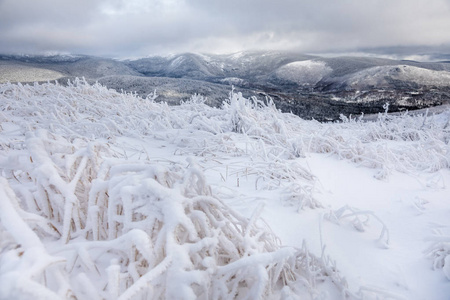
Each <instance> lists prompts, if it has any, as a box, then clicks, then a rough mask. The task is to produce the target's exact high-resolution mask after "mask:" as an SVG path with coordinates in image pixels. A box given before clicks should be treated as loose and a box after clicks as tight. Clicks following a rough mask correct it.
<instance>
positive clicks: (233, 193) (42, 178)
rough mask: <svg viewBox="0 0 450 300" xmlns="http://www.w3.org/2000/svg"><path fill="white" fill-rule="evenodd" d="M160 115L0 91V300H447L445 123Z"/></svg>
mask: <svg viewBox="0 0 450 300" xmlns="http://www.w3.org/2000/svg"><path fill="white" fill-rule="evenodd" d="M289 68H292V69H291V70H289V71H292V73H290V74H293V75H292V77H290V79H296V77H295V74H296V73H295V71H296V70H298V69H302V68H310V69H312V70H314V72H312V73H313V74H315V75H314V76H316V74H318V73H319V74H324V73H326V72H328V71H329V70H326V69H325V70H326V72H323V70H324V68H323V65H321V64H320V65H318V64H315V63H310V62H308V63H306V64H297V63H295V64H294V65H289ZM316 71H320V72H316ZM413 71H414V70H413ZM314 76H311V78H314V80H317V77H314ZM325 76H326V75H325ZM105 78H106V77H105ZM133 78H134V77H129V78H126V77H125V79H133ZM139 78H141V77H139ZM148 79H150V78H148ZM158 80H159V79H158ZM131 81H132V80H131ZM155 97H156V95H154V94H153V95H150V96H149V97H147V98H141V97H139V96H138V95H136V94H135V93H118V92H116V91H114V90H111V89H108V88H107V87H104V86H102V85H100V84H95V85H90V84H88V83H87V82H86V81H84V80H80V79H78V80H75V81H74V82H69V83H68V84H66V85H60V84H53V83H44V84H40V85H38V84H36V85H22V84H11V83H3V84H0V103H1V109H0V299H35V300H40V299H324V300H326V299H330V300H337V299H350V300H353V299H369V300H371V299H374V300H375V299H409V300H423V299H433V300H447V299H448V296H449V295H450V285H449V283H450V281H449V280H450V218H449V215H450V209H449V200H450V198H449V194H450V193H449V186H450V122H449V120H450V110H448V109H447V110H444V111H442V112H439V113H436V114H434V113H431V112H429V111H425V112H423V113H421V114H416V115H411V114H408V113H402V114H400V115H398V116H392V115H389V114H388V113H387V109H388V108H387V107H385V110H386V112H384V113H381V114H379V115H378V117H376V118H375V119H374V120H373V121H370V122H367V121H364V120H363V119H362V118H351V119H350V118H346V117H342V119H341V121H340V122H328V123H320V122H317V121H315V120H305V119H302V118H300V117H298V116H296V115H293V114H289V113H282V112H280V111H279V110H278V109H277V108H276V106H275V105H274V103H273V102H271V101H268V102H263V101H260V100H258V99H255V98H250V99H249V98H245V97H243V96H242V94H240V93H237V92H232V93H230V94H229V97H228V98H227V99H225V100H224V101H223V103H222V104H221V105H220V107H211V106H209V105H205V101H206V99H205V98H204V97H202V96H199V95H193V96H192V97H190V98H189V99H188V100H186V101H183V102H182V103H180V105H171V106H169V105H167V104H166V103H158V102H156V101H155Z"/></svg>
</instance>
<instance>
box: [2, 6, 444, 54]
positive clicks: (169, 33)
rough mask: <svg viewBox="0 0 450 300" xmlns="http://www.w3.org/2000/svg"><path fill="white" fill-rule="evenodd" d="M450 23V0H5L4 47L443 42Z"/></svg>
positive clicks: (310, 48)
mask: <svg viewBox="0 0 450 300" xmlns="http://www.w3.org/2000/svg"><path fill="white" fill-rule="evenodd" d="M448 28H450V5H449V1H448V0H409V1H407V0H391V1H389V2H388V1H381V0H365V1H360V0H343V1H328V0H302V1H299V0H281V1H273V0H270V1H269V0H246V1H242V0H228V1H219V0H217V1H211V0H191V1H189V0H112V1H107V0H93V1H92V0H76V1H75V0H67V1H58V0H41V1H26V0H2V1H0V52H5V51H19V52H20V51H48V50H51V51H67V52H82V53H87V54H98V55H100V54H111V55H116V56H139V55H147V54H152V53H165V52H181V51H201V52H229V51H238V50H246V49H289V50H297V51H302V52H320V51H328V52H330V51H339V50H342V51H344V50H345V51H348V50H352V49H363V48H377V47H385V48H386V47H394V46H421V45H423V46H439V45H447V44H450V36H449V35H448V32H447V31H448Z"/></svg>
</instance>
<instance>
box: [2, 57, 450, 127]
mask: <svg viewBox="0 0 450 300" xmlns="http://www.w3.org/2000/svg"><path fill="white" fill-rule="evenodd" d="M13 68H15V69H13ZM26 68H28V69H27V70H25V69H26ZM18 70H19V71H18ZM0 71H1V72H0V74H2V79H1V80H3V81H4V82H5V81H6V80H8V78H9V79H10V80H17V78H19V79H23V80H21V81H28V80H29V79H28V78H32V74H36V77H35V78H36V79H37V80H43V81H45V78H47V79H49V80H50V79H51V80H53V79H56V78H59V79H58V80H59V81H60V82H63V83H64V82H66V81H67V79H72V80H73V79H74V78H75V77H85V78H86V79H87V80H88V81H89V82H91V83H94V82H96V81H99V82H101V83H103V84H105V85H106V86H108V87H110V88H113V89H116V90H119V91H120V90H125V91H128V92H137V93H138V94H139V95H140V96H142V97H145V96H146V95H148V94H150V93H153V92H154V89H155V88H157V87H158V88H162V85H161V84H160V83H161V82H166V83H165V84H164V88H163V90H161V91H160V95H161V97H160V99H159V100H162V101H166V100H168V101H170V102H171V103H180V102H181V101H186V100H188V98H189V95H191V94H193V93H196V92H195V91H198V92H199V93H203V92H204V94H203V95H204V96H206V97H207V98H208V103H209V104H210V105H213V106H219V105H220V104H221V103H222V101H223V99H224V98H226V97H227V94H228V92H229V91H230V90H231V85H233V86H235V87H236V88H238V89H239V90H240V91H241V92H242V93H243V94H244V95H245V96H246V97H249V96H257V97H260V98H264V97H266V96H269V97H271V98H272V99H273V101H275V103H276V104H277V106H278V107H279V108H280V109H282V110H283V111H286V112H290V111H292V112H294V113H295V114H297V115H299V116H301V117H303V118H308V119H311V118H314V119H317V120H321V121H323V120H337V119H339V117H340V115H341V114H344V115H347V116H348V115H358V114H361V113H366V114H367V113H378V112H382V111H383V106H384V104H385V103H389V104H390V109H391V110H392V111H403V110H414V109H420V108H425V107H430V106H436V105H442V104H447V103H449V101H450V100H449V99H450V81H449V78H450V63H449V62H435V63H420V62H414V61H397V60H389V59H381V58H370V57H334V58H330V57H318V56H311V55H303V54H297V53H289V52H262V51H261V52H241V53H235V54H230V55H206V54H193V53H184V54H177V55H169V56H153V57H147V58H141V59H133V60H131V59H127V60H113V59H106V58H98V57H89V56H17V55H16V56H7V55H3V56H0ZM38 71H39V72H38ZM14 72H15V73H14ZM17 72H19V73H20V72H23V73H24V74H25V73H27V74H28V75H27V76H22V77H23V78H22V77H20V76H19V77H17ZM52 72H54V73H52ZM13 73H14V74H16V75H14V74H13ZM30 74H31V75H30ZM42 74H48V75H46V76H47V77H46V76H42ZM30 76H31V77H30ZM162 78H166V79H164V80H163V79H162ZM30 81H31V80H30ZM169 82H170V84H169ZM165 95H170V97H166V96H165ZM169 99H170V100H169Z"/></svg>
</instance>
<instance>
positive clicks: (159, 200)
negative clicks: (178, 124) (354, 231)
mask: <svg viewBox="0 0 450 300" xmlns="http://www.w3.org/2000/svg"><path fill="white" fill-rule="evenodd" d="M25 145H26V147H25V149H23V150H21V151H17V152H12V153H11V154H10V155H9V156H8V157H7V158H6V159H5V160H3V161H2V162H1V164H0V167H1V169H2V176H3V177H2V178H1V181H0V183H1V186H0V196H1V198H2V200H1V203H0V211H1V227H0V234H1V236H2V242H1V246H2V251H1V252H0V262H1V264H0V265H1V267H0V282H2V285H1V289H0V297H2V298H8V297H12V296H13V295H14V297H17V298H30V297H37V298H42V299H44V298H45V299H52V298H55V299H56V298H58V297H63V298H70V297H72V296H73V297H77V298H89V299H102V298H108V299H115V298H119V299H148V298H150V299H158V298H166V299H174V298H175V299H198V298H200V299H231V298H235V297H237V298H241V297H244V298H245V297H247V298H251V299H258V298H270V297H278V296H280V294H281V293H284V294H287V295H290V294H292V295H294V294H298V293H300V292H305V291H307V293H309V294H311V295H313V294H314V293H315V285H316V284H317V283H319V282H321V281H323V280H327V278H330V280H334V281H335V282H336V284H337V287H338V288H340V289H341V290H342V292H343V293H344V294H348V291H347V289H346V284H345V281H344V280H343V279H342V278H341V277H340V276H339V274H338V273H337V272H336V270H335V269H334V268H333V266H332V263H331V262H330V261H329V260H328V259H327V258H326V257H322V258H317V257H314V256H313V255H311V254H309V253H308V251H307V249H306V248H305V247H304V248H303V249H294V248H289V247H287V248H286V247H285V248H282V247H280V245H279V243H278V239H277V238H276V237H275V236H274V235H273V234H272V233H271V231H270V230H269V229H268V228H267V227H265V226H263V225H264V223H260V222H259V220H258V219H259V213H258V211H257V212H256V213H255V214H254V216H253V217H252V218H251V219H246V218H244V217H242V216H241V215H239V214H238V213H236V212H235V211H233V210H232V209H231V208H229V207H228V206H226V205H225V204H224V203H223V202H222V201H221V200H220V199H218V198H217V197H215V196H214V194H213V193H212V191H211V188H210V187H209V186H208V184H207V183H206V180H205V178H204V175H203V172H202V171H201V170H200V169H199V167H198V166H197V165H196V164H195V162H194V161H189V166H188V167H184V166H182V165H179V164H169V165H164V164H162V163H151V162H148V161H139V162H132V161H129V160H124V159H120V158H114V157H109V156H108V154H109V151H108V147H107V146H106V145H98V144H97V145H95V144H91V143H87V142H85V141H82V140H78V139H76V140H74V141H73V142H70V141H68V140H66V139H64V138H62V137H60V136H56V135H54V134H50V133H49V132H47V131H44V130H40V131H38V132H36V133H35V134H29V135H28V137H27V139H26V140H25ZM44 243H45V245H44ZM36 255H38V256H36ZM19 270H20V272H19V273H18V271H19ZM4 283H7V284H4Z"/></svg>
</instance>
